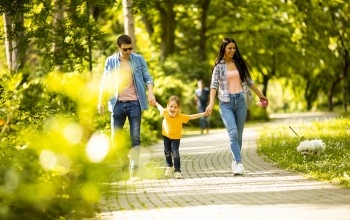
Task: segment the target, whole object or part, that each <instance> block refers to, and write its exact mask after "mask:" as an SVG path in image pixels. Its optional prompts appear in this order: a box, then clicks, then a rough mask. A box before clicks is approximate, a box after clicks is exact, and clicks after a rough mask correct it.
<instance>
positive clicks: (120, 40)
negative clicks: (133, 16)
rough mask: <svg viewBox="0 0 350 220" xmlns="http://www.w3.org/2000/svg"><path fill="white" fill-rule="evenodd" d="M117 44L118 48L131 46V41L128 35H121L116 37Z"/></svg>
mask: <svg viewBox="0 0 350 220" xmlns="http://www.w3.org/2000/svg"><path fill="white" fill-rule="evenodd" d="M117 44H118V46H119V47H120V46H121V45H122V44H132V41H131V38H130V37H129V35H126V34H123V35H120V36H119V37H118V39H117Z"/></svg>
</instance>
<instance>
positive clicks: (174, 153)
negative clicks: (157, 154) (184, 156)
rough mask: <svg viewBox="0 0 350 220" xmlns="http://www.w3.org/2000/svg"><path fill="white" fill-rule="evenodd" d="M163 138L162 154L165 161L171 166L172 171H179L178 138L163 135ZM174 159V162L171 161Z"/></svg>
mask: <svg viewBox="0 0 350 220" xmlns="http://www.w3.org/2000/svg"><path fill="white" fill-rule="evenodd" d="M163 139H164V154H165V162H166V165H167V166H168V167H173V165H174V172H181V163H180V153H179V147H180V139H170V138H168V137H165V136H163ZM173 159H174V163H173Z"/></svg>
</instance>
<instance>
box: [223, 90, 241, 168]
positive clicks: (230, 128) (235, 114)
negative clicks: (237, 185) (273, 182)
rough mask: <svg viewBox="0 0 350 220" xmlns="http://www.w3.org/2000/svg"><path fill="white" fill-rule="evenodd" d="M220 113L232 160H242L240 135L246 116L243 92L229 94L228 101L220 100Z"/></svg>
mask: <svg viewBox="0 0 350 220" xmlns="http://www.w3.org/2000/svg"><path fill="white" fill-rule="evenodd" d="M220 114H221V118H222V121H223V122H224V124H225V127H226V129H227V132H228V136H229V139H230V147H231V152H232V156H233V158H234V160H236V162H237V163H239V162H242V158H241V149H242V136H243V128H244V123H245V120H246V116H247V104H246V101H245V97H244V92H241V93H236V94H230V102H222V101H220Z"/></svg>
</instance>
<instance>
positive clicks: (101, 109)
mask: <svg viewBox="0 0 350 220" xmlns="http://www.w3.org/2000/svg"><path fill="white" fill-rule="evenodd" d="M97 111H98V113H99V114H100V115H104V114H105V106H104V105H103V104H102V103H98V104H97Z"/></svg>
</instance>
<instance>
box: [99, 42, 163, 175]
mask: <svg viewBox="0 0 350 220" xmlns="http://www.w3.org/2000/svg"><path fill="white" fill-rule="evenodd" d="M117 45H118V53H116V54H114V55H112V56H109V57H108V58H107V60H106V62H105V68H104V72H103V77H102V82H101V87H100V95H99V99H98V107H97V109H98V112H99V114H102V115H103V114H104V111H105V108H104V104H103V101H105V100H106V99H107V98H108V110H109V111H110V112H111V130H112V140H113V143H115V134H116V131H117V130H122V129H123V127H124V124H125V121H126V118H128V120H129V124H130V139H131V149H130V165H129V170H130V180H132V181H135V180H137V179H139V177H138V176H137V173H136V171H137V168H138V166H139V155H140V143H141V141H140V128H141V113H142V111H143V110H146V109H148V104H147V99H148V103H149V104H150V105H152V106H154V105H155V103H156V100H155V97H154V94H153V85H154V82H153V79H152V77H151V75H150V73H149V72H148V67H147V64H146V61H145V59H144V58H143V57H142V56H141V55H139V54H135V53H132V52H131V51H132V41H131V38H130V37H129V36H128V35H121V36H120V37H118V39H117ZM145 85H146V86H147V90H148V97H146V91H145ZM106 96H107V97H106Z"/></svg>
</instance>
